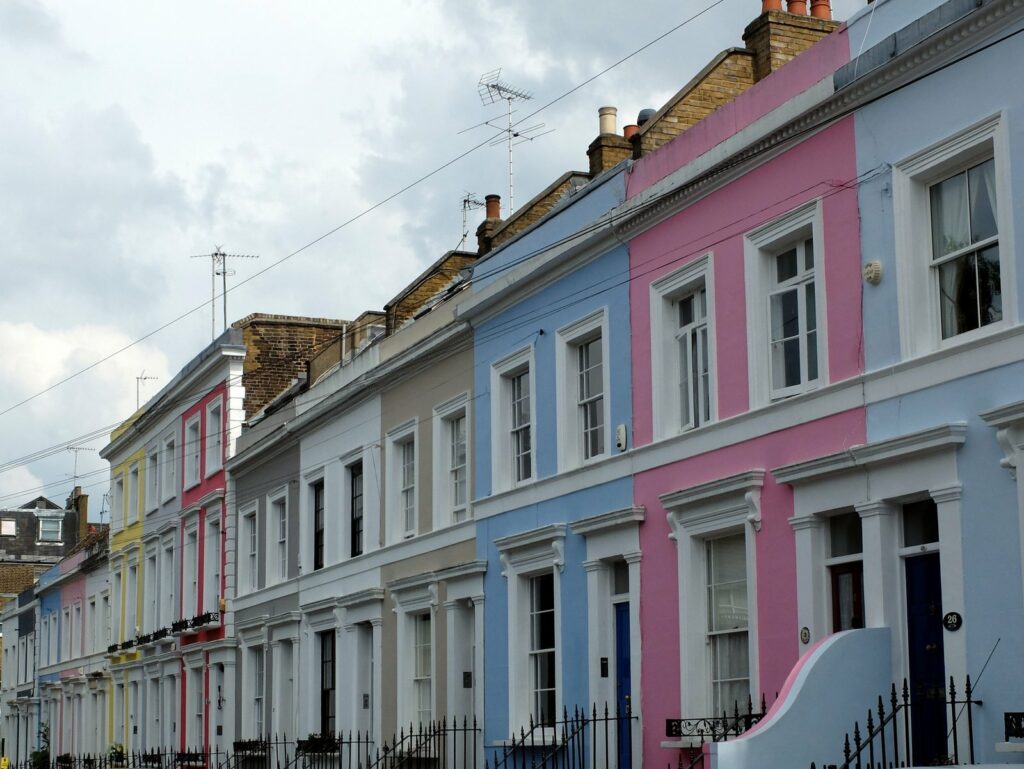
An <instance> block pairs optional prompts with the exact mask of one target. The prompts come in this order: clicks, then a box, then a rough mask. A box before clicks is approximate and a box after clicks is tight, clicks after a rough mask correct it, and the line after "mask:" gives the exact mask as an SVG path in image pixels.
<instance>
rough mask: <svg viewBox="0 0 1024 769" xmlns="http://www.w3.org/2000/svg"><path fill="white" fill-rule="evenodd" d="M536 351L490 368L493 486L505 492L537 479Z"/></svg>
mask: <svg viewBox="0 0 1024 769" xmlns="http://www.w3.org/2000/svg"><path fill="white" fill-rule="evenodd" d="M533 383H534V377H533V348H532V347H528V348H526V349H523V350H520V351H518V352H516V353H513V354H512V355H510V356H508V357H507V358H505V359H503V360H501V361H498V362H497V363H495V364H494V365H493V367H492V368H491V436H492V438H491V453H492V455H493V456H492V461H493V465H492V469H491V472H492V476H491V483H492V486H493V488H494V490H495V491H502V490H504V489H509V488H512V487H514V486H516V485H517V484H519V483H523V482H525V481H529V480H531V479H532V478H533V477H534V472H535V466H536V458H535V455H534V435H533V425H534V422H535V417H534V413H535V406H534V398H533V390H534V386H533Z"/></svg>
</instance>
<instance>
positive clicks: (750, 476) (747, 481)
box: [658, 469, 765, 509]
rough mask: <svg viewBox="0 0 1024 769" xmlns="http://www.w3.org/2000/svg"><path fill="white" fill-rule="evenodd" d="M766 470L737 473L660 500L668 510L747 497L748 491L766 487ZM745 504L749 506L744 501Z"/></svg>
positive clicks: (677, 492)
mask: <svg viewBox="0 0 1024 769" xmlns="http://www.w3.org/2000/svg"><path fill="white" fill-rule="evenodd" d="M764 476H765V471H764V470H760V469H758V470H748V471H746V472H743V473H736V474H735V475H730V476H727V477H725V478H719V479H718V480H714V481H709V482H707V483H701V484H698V485H697V486H690V487H689V488H686V489H680V490H678V491H671V492H669V493H667V494H662V495H661V496H660V497H658V499H660V500H661V504H663V505H664V506H665V508H666V509H668V508H673V509H678V508H687V507H692V506H694V505H696V504H698V503H707V502H713V501H715V500H717V499H720V498H722V497H728V496H733V495H738V494H740V493H741V492H742V493H743V494H744V495H745V494H746V492H747V491H748V490H751V489H752V488H754V487H756V488H757V489H758V490H760V489H761V487H762V486H763V485H764ZM744 504H747V503H746V501H745V500H744Z"/></svg>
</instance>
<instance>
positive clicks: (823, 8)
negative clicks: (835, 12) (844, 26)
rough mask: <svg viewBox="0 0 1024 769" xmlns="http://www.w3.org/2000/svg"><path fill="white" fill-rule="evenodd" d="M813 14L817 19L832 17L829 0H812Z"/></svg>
mask: <svg viewBox="0 0 1024 769" xmlns="http://www.w3.org/2000/svg"><path fill="white" fill-rule="evenodd" d="M811 16H813V17H814V18H816V19H825V20H829V19H831V18H832V8H831V6H830V4H829V0H811Z"/></svg>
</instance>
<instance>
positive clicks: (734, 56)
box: [640, 48, 755, 155]
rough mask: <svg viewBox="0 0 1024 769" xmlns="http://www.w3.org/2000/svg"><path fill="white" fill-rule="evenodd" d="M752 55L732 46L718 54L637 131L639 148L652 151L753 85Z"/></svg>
mask: <svg viewBox="0 0 1024 769" xmlns="http://www.w3.org/2000/svg"><path fill="white" fill-rule="evenodd" d="M754 58H755V57H754V54H753V53H751V52H750V51H745V50H742V49H739V48H734V49H732V50H730V51H726V52H724V53H722V54H719V56H717V57H716V58H715V60H714V61H713V62H712V63H711V64H710V65H709V66H708V67H706V68H705V70H704V71H703V72H701V73H700V74H699V75H698V76H697V77H696V78H694V79H693V80H691V81H690V82H689V83H688V84H687V85H686V87H685V88H683V90H682V91H680V92H679V93H678V94H676V96H675V98H674V100H673V101H670V102H669V103H668V104H667V105H666V106H665V107H663V108H662V109H661V110H659V114H657V115H655V116H654V117H653V118H652V119H651V120H650V121H648V122H647V123H646V124H644V126H643V128H641V130H640V150H641V152H642V153H643V154H645V155H646V154H647V153H649V152H653V151H654V150H656V149H657V148H658V147H660V146H662V145H663V144H667V143H668V142H670V141H672V139H674V138H675V137H677V136H678V135H679V134H681V133H682V132H683V131H685V130H686V129H688V128H690V127H692V126H694V125H696V124H697V123H699V122H700V121H701V120H703V119H704V118H706V117H707V116H708V115H710V114H711V113H712V112H714V111H715V110H716V109H718V108H719V107H721V106H722V105H724V104H727V103H728V102H730V101H732V100H733V99H735V98H736V97H737V96H739V95H740V94H741V93H743V92H744V91H745V90H747V89H748V88H750V86H752V85H753V84H754V67H753V61H754Z"/></svg>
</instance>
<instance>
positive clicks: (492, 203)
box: [484, 195, 501, 219]
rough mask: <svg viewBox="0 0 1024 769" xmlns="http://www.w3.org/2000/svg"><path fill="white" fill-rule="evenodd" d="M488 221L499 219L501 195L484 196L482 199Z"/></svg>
mask: <svg viewBox="0 0 1024 769" xmlns="http://www.w3.org/2000/svg"><path fill="white" fill-rule="evenodd" d="M484 204H485V205H486V211H487V218H488V219H500V218H501V195H486V196H485V197H484Z"/></svg>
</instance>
